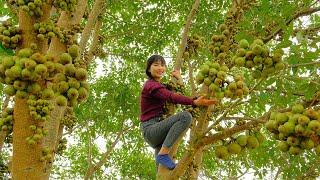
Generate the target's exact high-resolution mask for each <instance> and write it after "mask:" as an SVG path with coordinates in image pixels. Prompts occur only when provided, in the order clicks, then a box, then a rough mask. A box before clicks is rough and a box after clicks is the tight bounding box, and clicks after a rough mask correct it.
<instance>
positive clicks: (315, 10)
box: [263, 7, 320, 43]
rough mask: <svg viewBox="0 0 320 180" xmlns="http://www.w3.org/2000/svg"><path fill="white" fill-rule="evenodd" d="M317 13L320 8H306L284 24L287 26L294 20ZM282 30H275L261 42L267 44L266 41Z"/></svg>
mask: <svg viewBox="0 0 320 180" xmlns="http://www.w3.org/2000/svg"><path fill="white" fill-rule="evenodd" d="M317 11H320V7H316V8H308V9H305V10H301V11H298V12H297V13H295V14H294V15H293V16H292V17H291V18H290V19H288V20H287V21H286V23H285V25H287V26H288V25H289V24H290V23H291V22H292V21H294V20H295V19H297V18H299V17H302V16H307V15H310V14H312V13H315V12H317ZM282 30H283V29H282V28H279V29H277V30H276V31H275V32H274V33H272V34H270V35H269V36H267V37H265V38H263V42H264V43H267V42H268V41H270V40H271V39H273V38H274V37H275V36H276V35H277V34H279V33H280V32H281V31H282Z"/></svg>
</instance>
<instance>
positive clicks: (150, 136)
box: [140, 111, 192, 167]
mask: <svg viewBox="0 0 320 180" xmlns="http://www.w3.org/2000/svg"><path fill="white" fill-rule="evenodd" d="M191 121H192V116H191V114H190V113H189V112H188V111H183V112H179V113H177V114H175V115H172V116H170V117H168V118H166V119H164V120H161V118H160V117H155V118H152V119H150V120H148V121H145V122H142V123H141V125H140V127H141V130H142V133H143V138H144V140H145V141H146V142H147V143H148V144H149V145H150V146H151V147H153V148H154V149H155V156H157V155H158V153H159V151H160V149H161V147H162V146H164V147H167V148H171V147H172V145H173V144H174V143H175V142H176V141H177V139H178V138H179V136H180V135H181V134H182V133H183V132H184V131H185V130H187V129H188V128H189V126H190V124H191ZM157 167H158V164H157Z"/></svg>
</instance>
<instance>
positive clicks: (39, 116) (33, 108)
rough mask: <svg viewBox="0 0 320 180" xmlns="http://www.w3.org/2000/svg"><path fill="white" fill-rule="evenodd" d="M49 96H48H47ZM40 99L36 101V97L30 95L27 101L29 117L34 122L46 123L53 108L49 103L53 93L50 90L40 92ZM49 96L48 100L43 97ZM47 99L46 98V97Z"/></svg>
mask: <svg viewBox="0 0 320 180" xmlns="http://www.w3.org/2000/svg"><path fill="white" fill-rule="evenodd" d="M49 94H50V95H49ZM42 95H43V96H42V98H41V99H37V98H36V96H34V95H30V96H29V98H28V101H27V104H28V106H29V111H30V116H31V117H32V118H33V119H34V120H36V121H40V122H41V121H42V122H43V121H46V120H48V119H49V118H50V113H51V111H52V110H53V108H54V106H53V104H51V103H50V101H49V100H50V99H53V97H54V92H53V90H52V89H44V90H43V91H42ZM46 95H49V96H50V98H49V99H48V98H46V97H44V96H46ZM47 97H48V96H47Z"/></svg>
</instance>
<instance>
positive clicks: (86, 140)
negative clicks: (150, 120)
mask: <svg viewBox="0 0 320 180" xmlns="http://www.w3.org/2000/svg"><path fill="white" fill-rule="evenodd" d="M32 2H33V4H30V5H29V3H30V2H29V3H28V5H27V6H23V5H26V4H25V3H22V1H21V2H16V1H8V2H1V3H2V4H4V3H6V6H4V7H3V8H1V11H0V13H1V16H2V17H4V18H8V17H10V21H11V22H12V24H13V25H15V27H19V29H20V30H18V31H16V33H13V34H12V33H11V32H10V36H16V35H18V36H17V38H18V43H12V42H15V41H16V40H15V38H13V39H11V38H12V37H10V41H9V42H10V43H11V44H9V45H5V44H8V40H6V39H7V38H3V37H2V39H1V40H2V41H3V42H4V43H3V46H4V48H2V49H4V50H5V52H4V51H1V53H2V55H4V56H6V57H8V56H13V55H15V56H18V57H19V58H13V59H14V60H15V62H14V63H17V64H19V65H20V66H22V68H24V66H26V64H25V62H24V63H22V62H21V59H23V58H22V57H25V55H21V51H22V50H23V49H24V50H25V49H26V48H33V51H34V52H32V54H34V53H36V52H39V53H41V55H43V56H46V57H47V58H46V60H47V61H50V62H54V63H59V64H61V54H63V53H67V52H68V49H69V48H70V47H71V45H72V44H79V47H80V48H79V49H78V50H79V51H77V52H79V55H78V57H76V56H74V57H73V58H72V64H74V66H76V67H77V68H78V69H79V67H82V68H84V69H86V70H87V71H88V72H89V77H88V80H89V82H90V84H91V88H90V95H89V96H88V99H87V101H86V102H85V103H82V104H79V105H78V104H76V103H75V101H73V102H72V98H69V100H68V104H67V106H62V107H61V106H57V105H56V103H55V102H54V101H56V100H55V98H53V99H51V100H50V101H49V103H50V104H52V105H54V106H53V107H54V108H53V109H52V112H51V114H50V117H47V120H45V121H44V122H42V121H41V123H40V122H38V121H35V118H33V117H32V116H31V114H30V108H29V106H28V104H27V99H26V98H25V99H23V98H24V96H21V94H22V95H23V93H18V94H20V95H18V96H17V94H15V97H14V99H12V98H11V100H12V101H11V102H12V103H11V104H12V105H13V106H14V111H13V113H14V115H13V119H14V121H13V134H14V136H13V150H12V148H11V147H10V146H9V145H8V143H9V142H10V141H7V142H6V143H5V146H4V147H5V148H4V149H3V150H2V158H3V160H4V161H3V162H4V163H3V164H4V165H5V164H6V163H7V162H8V161H10V160H9V159H10V158H9V156H11V155H12V152H13V155H14V156H13V159H12V168H11V172H10V174H9V172H8V171H7V170H5V169H6V167H5V166H3V167H4V168H3V169H4V170H5V172H6V173H5V174H4V176H12V177H13V178H17V179H24V178H33V179H48V177H49V175H50V176H51V177H52V178H58V179H77V178H97V179H99V178H105V176H108V178H111V179H112V178H115V177H118V178H141V179H149V178H150V177H156V174H155V166H154V159H153V154H152V152H150V151H149V150H150V149H148V148H147V146H146V144H145V143H144V142H143V140H142V138H141V135H140V130H139V120H138V117H139V108H138V107H139V106H138V102H139V93H140V88H141V86H142V83H143V81H144V78H145V77H144V65H145V60H146V58H147V57H148V56H150V55H151V54H153V53H159V54H164V55H165V56H166V57H167V59H168V60H172V63H171V64H170V65H171V66H173V65H176V67H175V68H177V66H180V65H177V64H179V63H177V61H178V58H179V55H178V54H177V52H184V54H183V55H184V56H183V58H184V62H183V64H182V66H181V67H178V68H182V72H183V77H184V78H185V79H184V80H185V83H186V82H188V83H186V84H185V89H184V91H185V93H186V94H189V95H199V94H200V93H205V94H207V95H208V96H215V97H217V98H220V99H221V104H220V105H219V106H217V107H215V108H214V109H212V108H209V109H192V111H193V113H195V114H194V121H193V122H194V124H193V125H192V127H191V129H190V132H189V133H190V136H187V137H188V138H185V139H183V140H182V142H181V143H180V147H179V150H178V153H177V154H176V155H175V157H177V159H179V160H180V161H179V165H178V166H177V168H176V169H175V170H174V171H172V172H169V171H161V172H159V173H160V174H158V175H161V176H162V177H165V176H166V175H170V177H173V178H178V177H185V178H188V179H197V178H198V177H209V178H210V177H217V178H221V176H222V177H225V178H226V179H230V178H237V177H241V176H243V175H246V174H248V173H251V172H253V173H254V175H255V176H258V177H261V178H262V177H265V176H275V177H282V178H306V177H316V176H318V174H317V173H318V172H319V169H318V166H316V164H317V163H319V159H318V155H316V153H315V152H314V150H305V151H303V153H301V154H300V155H298V156H292V155H290V153H280V151H279V150H278V149H277V148H276V146H277V144H278V142H279V141H276V140H275V137H274V135H272V133H270V132H269V131H267V129H266V128H265V127H264V126H263V127H262V128H261V125H259V124H264V123H266V122H270V121H268V119H269V118H270V115H271V111H272V112H288V111H291V107H292V106H293V105H294V104H295V103H297V102H299V103H301V104H303V105H305V107H309V108H313V109H315V110H317V108H318V99H317V98H318V96H317V95H315V93H316V92H317V91H318V90H319V81H318V76H319V72H318V63H319V51H318V49H319V38H318V36H319V32H318V30H319V27H318V26H319V14H318V11H319V7H318V6H319V4H318V3H317V1H308V0H305V1H290V2H276V1H219V2H216V1H214V2H211V1H206V2H202V1H201V2H200V5H199V7H198V8H197V9H198V10H197V13H196V16H195V17H193V18H192V19H190V20H191V21H192V25H191V27H190V31H189V32H188V31H187V32H186V34H188V38H186V36H182V35H180V33H181V32H182V28H183V27H184V23H185V22H186V19H187V18H186V17H187V15H188V14H189V13H190V11H191V9H192V8H191V7H192V5H193V3H194V2H193V1H157V2H132V1H121V2H120V1H108V2H103V1H99V0H97V1H94V2H93V1H80V0H79V2H77V3H76V4H74V5H76V6H73V5H68V3H67V1H66V5H67V6H65V3H63V2H62V1H48V2H45V3H44V2H42V1H39V2H38V1H37V2H35V1H32ZM72 3H74V2H73V1H72ZM40 4H41V5H40ZM38 5H40V6H39V7H41V8H40V10H41V11H40V10H39V8H37V7H38ZM33 6H35V8H33ZM33 10H34V11H33ZM73 10H75V11H73ZM32 12H33V13H32ZM41 12H42V13H41ZM49 19H51V20H52V21H51V22H52V27H60V28H59V30H56V31H57V33H56V32H54V31H52V32H54V34H52V33H50V35H49V32H50V31H48V32H47V30H46V32H45V33H41V32H43V30H42V29H41V31H40V28H39V29H37V28H36V29H34V26H35V23H44V22H46V23H48V22H49ZM221 24H224V25H225V27H224V26H222V25H221ZM78 25H79V26H80V28H78V27H77V26H78ZM36 26H37V25H36ZM40 26H41V25H40ZM6 27H9V26H6ZM49 29H50V28H49ZM52 29H54V28H52ZM70 29H71V30H75V31H73V32H74V33H72V32H71V31H70ZM76 29H79V31H76ZM225 30H228V31H225ZM1 33H3V30H2V32H1ZM19 33H20V34H19ZM39 34H43V35H39ZM222 34H223V35H224V36H225V37H224V36H221V35H222ZM5 36H7V35H5ZM19 36H20V37H19ZM43 36H44V37H43ZM217 37H218V38H217ZM43 38H44V39H43ZM183 38H185V39H189V40H188V41H187V45H188V46H187V48H185V46H183V43H180V41H181V39H183ZM242 39H246V40H247V41H248V43H249V44H250V45H251V44H252V43H253V42H254V40H256V39H261V40H262V41H263V44H261V46H263V47H264V48H266V49H267V50H268V51H269V54H267V55H268V57H271V58H274V56H275V52H277V51H279V50H280V49H282V50H283V52H284V53H283V55H282V58H281V62H283V63H284V67H283V66H282V65H281V66H280V65H278V66H280V68H278V69H279V71H277V72H276V73H272V72H271V71H269V72H268V71H267V73H266V74H263V69H259V67H258V65H257V64H258V63H256V64H255V67H253V69H248V67H250V64H249V65H248V64H244V65H243V62H242V60H241V58H240V59H239V58H238V57H241V56H242V55H241V53H239V51H240V52H241V50H239V42H240V40H242ZM221 40H222V41H221ZM219 41H220V42H219ZM255 42H257V41H255ZM258 43H260V42H259V41H258ZM12 44H16V47H15V45H12ZM179 44H180V45H181V46H180V51H179V50H178V48H177V47H179ZM201 44H202V46H201ZM35 45H36V47H37V48H35ZM222 45H223V46H222ZM240 46H241V47H243V46H246V45H241V44H240ZM74 47H75V46H74ZM215 47H219V49H218V51H217V50H216V51H215ZM184 48H185V49H184ZM10 49H12V50H13V53H14V54H12V52H10ZM248 50H249V49H247V50H246V51H248ZM186 52H188V53H186ZM279 52H281V51H279ZM8 53H9V54H8ZM10 53H11V54H10ZM19 53H20V55H19ZM69 53H70V51H69ZM223 53H224V54H223ZM70 54H71V55H72V54H73V53H70ZM64 55H66V54H64ZM48 56H49V57H48ZM66 56H67V55H66ZM180 56H181V55H180ZM168 57H169V58H168ZM171 57H178V58H171ZM233 57H235V58H233ZM3 59H4V58H2V66H4V65H5V67H9V65H10V63H9V65H6V64H3V63H4V62H5V61H4V60H3ZM18 59H20V60H18ZM31 59H32V57H31ZM232 59H233V60H232ZM237 59H238V60H237ZM274 59H276V58H274ZM247 61H248V60H247V59H245V63H247ZM257 61H259V60H257ZM36 62H37V65H40V64H44V63H45V62H41V61H39V62H38V61H36ZM208 62H211V63H214V62H216V63H219V66H220V67H222V66H224V68H223V70H225V71H226V75H222V76H226V79H225V82H226V83H225V88H226V89H228V87H227V85H230V84H231V82H232V81H233V80H235V79H237V78H239V79H240V80H242V81H243V82H244V84H245V87H247V89H246V88H243V90H246V91H247V90H249V91H247V92H246V93H248V95H247V96H242V97H241V93H240V91H238V93H239V94H238V96H236V97H233V98H231V99H230V98H227V97H225V96H226V95H227V93H224V94H222V93H220V92H219V91H221V90H224V88H222V87H223V86H219V88H220V89H221V90H219V89H218V88H217V87H215V86H211V88H210V85H211V82H210V84H209V82H207V84H208V85H202V84H201V78H198V77H197V78H195V76H199V75H198V74H199V71H200V72H201V73H203V74H205V72H206V71H207V70H206V67H205V66H204V65H203V64H204V63H206V64H207V65H208V66H209V65H212V64H210V63H209V64H208ZM62 64H68V63H62ZM69 64H71V63H69ZM275 64H276V63H274V62H272V67H275ZM23 65H24V66H23ZM56 66H59V65H56ZM69 66H70V65H69ZM213 66H215V65H213ZM263 66H264V65H263ZM97 67H98V68H100V67H102V69H103V70H102V73H101V72H100V71H99V72H100V73H101V74H102V75H101V76H97V74H96V68H97ZM203 67H205V68H203ZM225 67H227V68H225ZM270 67H271V65H270ZM10 68H11V67H10ZM57 69H58V68H55V71H58V70H57ZM66 69H67V68H64V70H65V71H66ZM203 69H204V70H203ZM217 69H218V68H217ZM219 70H220V69H219ZM258 70H261V72H262V74H263V77H262V78H259V77H257V78H252V74H253V72H255V73H259V72H257V71H258ZM269 70H270V69H269ZM55 71H52V73H51V74H48V75H46V74H41V77H42V78H40V79H36V80H35V79H28V78H25V79H22V77H20V76H19V77H15V80H20V81H21V80H23V81H24V80H25V81H27V82H28V84H32V83H34V82H37V83H39V84H40V85H41V88H42V89H48V88H50V87H52V89H53V90H54V91H55V92H56V91H57V88H55V87H54V84H56V83H58V82H59V81H57V80H56V79H59V76H57V75H56V73H57V72H55ZM65 71H64V72H65ZM261 72H260V73H261ZM65 73H66V75H67V78H68V79H70V77H71V76H68V74H69V73H68V70H67V72H65ZM222 74H224V73H222ZM238 74H241V75H242V76H243V77H236V75H238ZM8 75H10V73H5V72H2V74H1V76H2V79H3V83H4V84H6V85H5V86H6V87H7V86H8V85H10V84H12V83H13V82H12V80H10V79H9V80H8V78H7V80H6V79H5V77H7V76H8ZM51 77H54V78H51ZM195 81H198V83H199V84H196V83H195ZM40 82H41V83H40ZM217 83H218V82H217ZM218 84H219V83H218ZM239 84H241V83H239ZM13 85H14V84H13ZM16 86H17V85H16ZM5 92H7V91H5ZM213 92H215V93H213ZM31 94H34V93H33V92H32V91H27V95H26V96H28V97H30V95H31ZM55 94H56V95H55V97H56V96H57V93H55ZM60 94H62V95H65V96H66V97H67V94H63V93H60ZM11 95H13V93H12V94H11ZM24 95H25V94H24ZM34 96H36V97H39V96H40V95H39V93H36V94H35V95H34ZM230 96H231V95H230ZM232 96H233V95H232ZM60 97H61V96H60ZM4 100H5V98H4ZM5 104H6V103H4V105H3V107H2V108H3V111H4V110H5V109H6V108H5V107H6V105H5ZM58 104H59V103H58ZM9 107H11V106H10V105H9ZM31 109H32V108H31ZM177 109H178V110H180V109H179V107H178V108H177ZM190 110H191V109H190ZM7 114H8V113H7ZM197 114H198V116H196V115H197ZM273 114H275V113H273ZM4 115H5V114H3V115H2V118H3V119H4ZM286 115H288V113H287V114H286ZM75 117H76V118H75ZM272 118H273V117H272ZM272 118H271V119H272ZM9 119H10V118H9ZM2 122H3V125H2V129H3V130H2V132H1V133H4V134H5V135H7V134H8V136H7V137H10V134H11V133H10V131H8V130H7V129H6V128H3V126H4V125H5V126H7V128H8V126H9V124H6V123H7V122H9V121H7V120H2ZM34 124H36V127H44V130H45V131H47V132H46V133H44V134H47V135H45V136H44V137H43V138H42V139H40V140H39V141H38V142H37V143H36V145H29V144H28V141H26V138H27V137H34V132H33V130H32V129H33V128H34V127H32V128H31V129H30V126H32V125H34ZM267 124H268V123H267ZM269 124H270V123H269ZM267 127H269V126H267ZM63 129H64V130H63ZM268 129H269V130H270V128H268ZM271 131H272V132H273V133H276V134H277V133H278V132H277V131H276V130H275V129H272V128H271ZM8 132H9V133H8ZM258 132H260V133H262V134H264V136H265V137H266V140H265V141H263V142H262V141H260V142H259V147H258V148H255V149H247V148H245V149H246V150H245V152H241V154H240V155H232V156H228V157H229V158H228V160H221V159H219V158H218V157H220V158H224V157H225V156H227V155H225V154H228V153H230V152H229V150H228V151H227V152H226V151H221V152H218V153H217V149H223V148H221V147H222V145H230V144H232V143H233V141H234V139H235V138H236V137H238V136H239V135H244V134H247V135H253V134H259V133H258ZM189 133H188V134H189ZM35 134H36V133H35ZM256 136H257V137H258V135H256ZM63 138H67V139H68V143H66V141H65V140H64V139H63ZM276 138H278V139H279V135H278V136H277V137H276ZM5 139H10V138H5ZM280 139H281V138H280ZM28 140H30V139H28ZM30 144H33V142H32V141H31V143H30ZM315 144H317V142H316V139H315ZM65 146H67V149H66V150H64V151H63V153H61V150H63V149H64V147H65ZM21 147H26V148H21ZM46 147H47V148H48V150H44V149H46ZM43 151H44V152H47V151H49V153H44V152H43ZM56 153H58V154H60V155H59V156H55V161H53V157H54V155H55V154H56ZM30 154H32V156H30ZM48 154H50V155H48ZM42 156H44V157H46V158H47V159H46V160H45V161H44V162H41V161H40V160H41V157H42ZM27 158H29V159H27ZM51 161H52V162H54V163H53V169H52V170H50V169H51V163H50V162H51ZM17 162H19V164H18V163H17ZM9 164H10V163H9ZM30 164H32V165H30ZM283 164H288V166H286V167H283ZM9 169H10V168H9ZM292 169H294V171H292ZM33 172H40V173H33ZM42 172H44V173H42ZM50 172H51V173H50ZM161 176H158V177H161Z"/></svg>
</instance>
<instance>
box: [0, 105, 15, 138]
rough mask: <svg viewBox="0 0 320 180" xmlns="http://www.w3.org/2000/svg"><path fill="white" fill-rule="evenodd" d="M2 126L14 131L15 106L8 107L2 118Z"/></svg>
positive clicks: (3, 128)
mask: <svg viewBox="0 0 320 180" xmlns="http://www.w3.org/2000/svg"><path fill="white" fill-rule="evenodd" d="M0 127H1V130H2V131H8V132H9V133H8V134H10V132H12V127H13V108H6V109H5V110H4V111H3V112H2V115H1V118H0Z"/></svg>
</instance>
